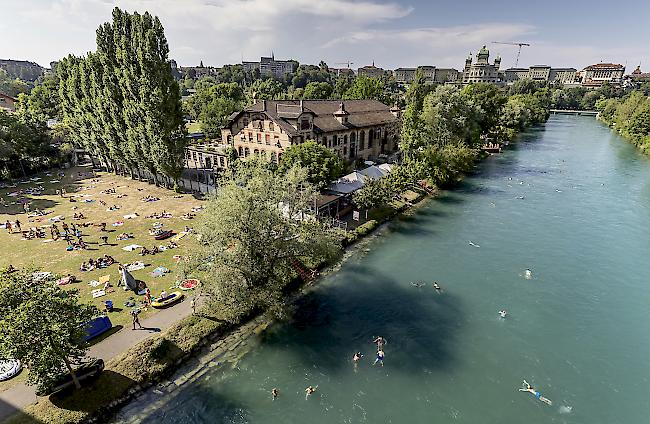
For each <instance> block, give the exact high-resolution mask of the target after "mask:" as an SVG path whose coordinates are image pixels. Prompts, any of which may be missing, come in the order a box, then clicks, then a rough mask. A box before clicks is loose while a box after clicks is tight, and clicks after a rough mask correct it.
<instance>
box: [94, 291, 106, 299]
mask: <svg viewBox="0 0 650 424" xmlns="http://www.w3.org/2000/svg"><path fill="white" fill-rule="evenodd" d="M91 293H92V294H93V299H96V298H98V297H102V296H104V295H105V294H106V292H105V291H104V290H103V289H95V290H93V291H92V292H91Z"/></svg>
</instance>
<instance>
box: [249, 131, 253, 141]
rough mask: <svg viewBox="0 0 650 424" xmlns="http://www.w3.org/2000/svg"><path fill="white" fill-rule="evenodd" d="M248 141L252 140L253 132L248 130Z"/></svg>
mask: <svg viewBox="0 0 650 424" xmlns="http://www.w3.org/2000/svg"><path fill="white" fill-rule="evenodd" d="M248 141H249V142H251V143H252V142H253V133H252V132H250V131H249V132H248Z"/></svg>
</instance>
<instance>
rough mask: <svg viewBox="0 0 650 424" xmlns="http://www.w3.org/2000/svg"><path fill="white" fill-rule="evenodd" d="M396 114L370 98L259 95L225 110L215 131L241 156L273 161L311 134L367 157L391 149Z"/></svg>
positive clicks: (348, 156) (352, 156) (342, 152)
mask: <svg viewBox="0 0 650 424" xmlns="http://www.w3.org/2000/svg"><path fill="white" fill-rule="evenodd" d="M399 115H400V111H399V109H397V108H390V107H389V106H386V105H385V104H383V103H381V102H379V101H376V100H346V101H339V100H303V101H299V100H261V101H259V102H257V103H256V104H254V105H252V106H249V107H247V108H245V109H244V110H242V111H240V112H236V113H234V114H233V115H231V116H230V119H229V121H228V123H227V124H226V126H225V127H224V128H223V129H222V130H221V135H222V142H223V144H227V145H230V146H232V147H234V148H235V150H236V152H237V155H238V156H239V157H240V158H242V159H245V158H248V157H250V156H252V155H264V156H266V157H267V158H269V159H270V160H272V161H274V162H278V161H279V160H280V158H281V156H282V153H284V151H285V149H286V148H288V147H289V146H292V145H297V144H300V143H303V142H305V141H307V140H314V141H316V142H317V143H319V144H322V145H323V146H325V147H327V148H329V149H331V150H332V151H334V152H335V153H337V154H338V155H339V156H340V157H341V158H343V159H345V160H349V161H352V160H356V159H364V160H370V159H377V158H378V157H379V156H380V155H383V154H389V153H392V152H395V151H396V150H397V143H398V134H399Z"/></svg>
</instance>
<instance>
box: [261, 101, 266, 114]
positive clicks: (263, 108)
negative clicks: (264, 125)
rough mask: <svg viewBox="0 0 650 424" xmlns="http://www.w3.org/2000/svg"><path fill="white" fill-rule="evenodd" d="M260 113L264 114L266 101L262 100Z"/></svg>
mask: <svg viewBox="0 0 650 424" xmlns="http://www.w3.org/2000/svg"><path fill="white" fill-rule="evenodd" d="M262 112H266V100H262Z"/></svg>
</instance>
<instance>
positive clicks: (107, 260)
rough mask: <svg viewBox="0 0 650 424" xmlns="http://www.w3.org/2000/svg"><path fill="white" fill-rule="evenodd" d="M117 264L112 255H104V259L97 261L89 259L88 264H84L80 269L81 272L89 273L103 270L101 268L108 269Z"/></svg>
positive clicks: (100, 258)
mask: <svg viewBox="0 0 650 424" xmlns="http://www.w3.org/2000/svg"><path fill="white" fill-rule="evenodd" d="M114 263H115V259H113V257H112V256H110V255H104V256H102V257H99V258H97V260H93V258H90V259H88V262H83V263H82V264H81V266H80V267H79V271H82V272H87V271H92V270H94V269H101V268H106V267H109V266H111V265H113V264H114Z"/></svg>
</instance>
